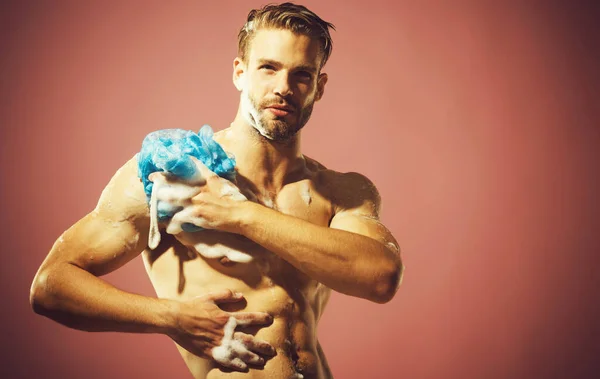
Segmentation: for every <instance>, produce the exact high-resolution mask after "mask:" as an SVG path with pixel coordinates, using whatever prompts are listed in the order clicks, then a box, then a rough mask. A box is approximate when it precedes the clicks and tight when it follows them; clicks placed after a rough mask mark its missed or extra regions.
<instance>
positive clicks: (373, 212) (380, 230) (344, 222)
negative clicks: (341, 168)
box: [329, 173, 400, 253]
mask: <svg viewBox="0 0 600 379" xmlns="http://www.w3.org/2000/svg"><path fill="white" fill-rule="evenodd" d="M345 175H346V177H345V178H344V179H343V181H341V182H340V183H339V191H338V193H337V199H338V201H337V203H338V207H337V210H336V213H335V215H334V216H333V218H332V219H331V222H330V224H329V226H330V227H331V228H334V229H340V230H344V231H348V232H352V233H356V234H360V235H363V236H366V237H369V238H372V239H374V240H377V241H379V242H381V243H382V244H383V245H385V246H386V247H388V248H389V249H390V250H392V251H394V252H396V253H397V252H399V250H400V248H399V246H398V242H397V241H396V239H395V238H394V236H393V235H392V233H391V232H390V230H389V229H388V228H387V227H386V226H385V225H383V223H382V222H381V220H380V219H379V210H380V207H381V197H380V196H379V192H378V191H377V188H376V187H375V185H374V184H373V183H372V182H371V181H370V180H369V179H368V178H366V177H365V176H363V175H360V174H356V173H350V174H345ZM339 199H343V200H339Z"/></svg>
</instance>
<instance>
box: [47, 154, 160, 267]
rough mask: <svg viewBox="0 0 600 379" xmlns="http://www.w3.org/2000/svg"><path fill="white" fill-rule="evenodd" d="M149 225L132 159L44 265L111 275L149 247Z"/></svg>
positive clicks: (58, 243)
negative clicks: (72, 266)
mask: <svg viewBox="0 0 600 379" xmlns="http://www.w3.org/2000/svg"><path fill="white" fill-rule="evenodd" d="M149 226H150V222H149V216H148V206H147V205H146V198H145V193H144V191H143V187H142V183H141V182H140V181H139V179H138V178H137V161H136V159H135V158H132V159H131V160H130V161H128V162H127V163H126V164H125V165H124V166H123V167H121V168H120V169H119V170H118V171H117V172H116V173H115V175H114V176H113V177H112V179H111V180H110V182H109V184H108V185H107V186H106V188H105V189H104V191H103V192H102V195H101V196H100V200H99V202H98V205H97V206H96V208H95V209H94V210H93V211H92V212H90V213H89V214H87V215H86V216H85V217H83V218H82V219H81V220H79V221H78V222H77V223H75V224H74V225H73V226H71V227H70V228H69V229H68V230H66V231H65V232H64V233H63V234H62V235H61V236H60V237H59V238H58V240H57V241H56V242H55V243H54V246H53V247H52V250H51V251H50V254H49V255H48V257H47V259H46V261H45V262H44V264H45V265H50V264H52V263H57V262H61V263H70V264H73V265H76V266H78V267H81V268H82V269H84V270H86V271H89V272H91V273H93V274H94V275H104V274H107V273H109V272H111V271H114V270H116V269H117V268H119V267H121V266H122V265H124V264H125V263H127V262H128V261H130V260H131V259H133V258H134V257H135V256H137V255H139V254H140V253H141V252H142V251H143V250H144V249H145V248H146V246H147V242H148V229H149Z"/></svg>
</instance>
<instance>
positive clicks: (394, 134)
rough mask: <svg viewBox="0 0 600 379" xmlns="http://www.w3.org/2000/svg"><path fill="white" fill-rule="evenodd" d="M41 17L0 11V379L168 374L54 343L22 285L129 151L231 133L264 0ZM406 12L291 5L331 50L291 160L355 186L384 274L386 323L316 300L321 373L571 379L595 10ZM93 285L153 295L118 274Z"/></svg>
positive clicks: (575, 373)
mask: <svg viewBox="0 0 600 379" xmlns="http://www.w3.org/2000/svg"><path fill="white" fill-rule="evenodd" d="M51 3H52V2H42V1H40V2H32V1H24V2H18V3H17V2H14V4H12V5H11V4H9V3H7V2H2V9H0V32H1V33H0V48H1V55H0V86H1V87H0V88H1V91H0V125H1V134H0V157H1V163H2V166H1V167H2V171H3V175H2V179H1V180H2V186H1V190H2V196H1V197H0V209H1V228H0V230H1V233H2V236H1V237H2V238H1V239H0V244H1V245H0V251H1V253H2V257H3V260H2V265H1V266H0V270H1V271H0V273H1V275H0V291H1V292H0V295H1V299H2V301H3V308H4V311H3V312H2V316H0V317H1V319H2V320H1V321H2V322H1V324H0V333H1V334H0V336H1V338H0V340H1V341H2V342H1V346H0V347H1V349H2V351H1V354H0V357H1V358H0V359H1V362H0V377H2V378H36V377H55V378H59V377H60V378H84V377H85V378H133V377H145V378H167V377H173V378H186V377H189V374H188V371H187V369H186V367H185V366H184V364H183V361H182V360H181V358H180V357H179V356H178V353H177V352H176V349H175V347H174V346H173V344H172V342H171V341H170V340H169V339H168V338H167V337H165V336H159V335H125V334H117V333H104V334H102V333H98V334H91V333H84V332H79V331H74V330H70V329H67V328H65V327H62V326H60V325H58V324H55V323H53V322H51V321H49V320H47V319H44V318H42V317H39V316H36V315H34V314H33V312H32V311H31V309H30V306H29V304H28V293H29V286H30V283H31V280H32V278H33V275H34V273H35V271H36V270H37V267H38V266H39V264H40V263H41V261H42V260H43V258H44V256H45V255H46V254H47V252H48V250H49V249H50V247H51V245H52V243H53V242H54V240H55V239H56V238H57V237H58V236H59V234H60V233H61V232H62V231H63V230H65V229H66V228H68V227H69V226H70V225H71V224H72V223H74V222H75V221H76V220H78V219H79V218H81V217H82V216H83V215H84V214H85V213H87V212H89V211H90V210H91V209H93V207H94V206H95V204H96V201H97V199H98V197H99V195H100V192H101V191H102V189H103V187H104V185H105V184H106V183H107V182H108V180H109V178H110V177H111V176H112V174H113V173H114V172H115V170H116V169H117V168H118V167H119V166H120V165H121V164H122V163H123V162H125V161H126V160H127V159H128V158H129V157H131V156H132V155H133V154H135V153H136V152H137V151H138V150H139V148H140V146H141V141H142V139H143V137H144V136H145V135H146V134H147V133H149V132H150V131H153V130H156V129H163V128H174V127H178V128H186V129H193V130H197V129H199V128H200V126H201V125H202V124H204V123H209V124H210V125H212V126H213V127H214V128H215V129H217V130H218V129H222V128H224V127H226V126H227V125H228V124H229V122H231V121H232V120H233V117H234V115H235V111H236V107H237V101H238V95H237V92H236V91H235V88H234V87H233V85H232V83H231V66H232V60H233V58H234V57H235V54H236V34H237V30H238V29H239V27H240V26H241V25H242V23H243V22H244V20H245V16H246V14H247V12H248V10H249V9H250V8H253V7H257V6H260V5H262V4H263V3H262V2H259V1H243V2H242V1H221V2H216V1H211V2H200V1H194V2H191V1H190V2H176V4H171V5H166V3H167V2H159V1H155V2H142V1H137V2H135V1H130V2H125V3H122V2H117V1H108V2H104V1H94V2H91V1H87V2H85V4H79V3H80V2H77V1H61V2H53V3H54V4H51ZM425 3H426V5H425ZM425 3H423V2H421V5H418V2H416V1H412V2H405V3H403V4H397V2H392V1H387V2H386V1H375V0H369V1H343V2H342V1H339V2H331V1H327V2H319V1H306V2H305V4H306V5H307V6H309V7H310V8H311V9H313V10H314V11H316V12H317V13H318V14H319V15H321V16H322V17H323V18H324V19H326V20H328V21H331V22H333V23H334V24H335V25H336V26H337V29H338V31H337V32H334V33H333V36H334V51H333V55H332V57H331V60H330V62H329V63H328V65H327V67H326V72H328V73H329V76H330V80H329V83H328V84H327V88H326V92H325V97H324V98H323V100H322V101H321V102H320V103H318V104H317V106H316V107H315V111H314V113H313V117H312V119H311V121H310V122H309V124H308V125H307V127H306V128H305V131H304V133H303V135H304V151H305V153H306V154H307V155H309V156H311V157H314V158H316V159H318V160H319V161H321V162H322V163H323V164H325V165H327V166H329V167H331V168H333V169H336V170H340V171H358V172H361V173H363V174H365V175H367V176H368V177H369V178H371V179H372V180H373V181H374V182H375V184H376V185H377V186H378V188H379V190H380V192H381V195H382V197H383V220H384V222H385V223H386V224H387V225H388V226H389V228H390V229H391V230H392V231H393V232H394V234H395V235H396V237H397V239H398V240H399V242H400V245H401V247H402V249H403V252H404V253H403V254H404V261H405V263H406V266H407V269H406V273H405V278H404V283H403V284H402V287H401V289H400V291H399V292H398V294H397V296H396V297H395V298H394V300H393V301H392V302H390V303H388V304H386V305H377V304H371V303H369V302H367V301H364V300H360V299H356V298H350V297H346V296H342V295H339V294H334V295H333V296H332V299H331V302H330V305H329V308H328V310H327V311H326V312H325V315H324V317H323V319H322V323H321V325H320V328H319V336H320V340H321V342H322V345H323V347H324V349H325V352H326V353H327V356H328V358H329V362H330V365H331V368H332V370H333V373H334V374H335V376H336V377H337V378H400V377H402V378H411V379H412V378H417V379H420V378H431V379H434V378H435V379H437V378H490V379H493V378H523V379H530V378H591V377H594V376H595V375H594V374H593V373H594V372H595V371H598V370H600V362H599V361H598V357H599V356H600V349H599V348H600V334H599V332H600V297H599V295H598V292H597V290H598V288H599V287H600V283H599V281H600V280H599V276H598V268H597V267H598V263H600V262H599V259H598V254H599V252H600V251H599V250H600V238H599V237H598V232H599V231H600V228H599V226H600V225H599V224H600V223H599V222H598V217H599V215H600V206H599V203H598V197H597V194H598V193H599V190H600V188H599V187H600V185H599V181H600V180H599V176H600V175H599V168H598V162H600V156H599V155H600V154H599V151H598V148H599V147H600V144H599V142H600V130H599V120H600V117H599V116H600V114H599V104H598V98H599V93H598V92H599V91H598V88H599V86H600V80H599V79H600V78H599V76H600V75H599V72H600V70H599V69H598V67H599V65H600V57H599V52H600V44H599V39H598V36H597V34H596V33H595V32H596V30H595V26H594V23H595V22H597V20H598V19H600V14H599V12H598V7H597V6H596V7H593V6H587V7H584V6H583V5H585V3H584V2H572V3H571V5H566V4H568V2H567V1H563V2H562V3H563V4H565V5H563V6H557V5H553V6H551V5H547V4H546V2H542V1H539V2H533V1H531V2H517V1H514V2H504V3H502V4H499V3H500V2H498V4H494V5H492V3H493V2H491V1H490V2H471V3H467V2H452V3H453V4H450V3H451V2H444V1H438V2H434V1H430V2H425ZM483 3H485V5H484V4H483ZM575 3H578V4H579V5H575ZM588 3H589V4H592V2H588ZM542 4H546V5H542ZM106 278H107V280H109V281H110V282H112V283H114V284H116V285H117V286H119V287H121V288H123V289H126V290H129V291H134V292H137V293H142V294H147V295H154V293H153V290H152V288H151V286H150V283H149V280H148V279H147V277H146V274H145V272H144V269H143V267H142V263H141V260H140V259H139V258H138V259H136V260H134V261H133V262H131V263H130V264H128V265H127V266H125V267H124V268H123V269H121V270H119V271H118V272H116V273H114V274H111V275H109V276H108V277H106Z"/></svg>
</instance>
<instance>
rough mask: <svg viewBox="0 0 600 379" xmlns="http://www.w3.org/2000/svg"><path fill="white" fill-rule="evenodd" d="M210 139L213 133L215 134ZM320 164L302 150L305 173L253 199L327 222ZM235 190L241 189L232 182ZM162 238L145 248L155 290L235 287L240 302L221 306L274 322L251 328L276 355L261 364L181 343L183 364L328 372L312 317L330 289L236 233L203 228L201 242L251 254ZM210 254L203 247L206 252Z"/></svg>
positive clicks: (280, 374) (276, 372) (257, 373)
mask: <svg viewBox="0 0 600 379" xmlns="http://www.w3.org/2000/svg"><path fill="white" fill-rule="evenodd" d="M215 139H217V136H216V138H215ZM217 140H218V139H217ZM327 172H328V171H327V170H326V169H325V168H324V167H323V166H321V165H320V164H318V163H317V162H315V161H313V160H311V159H309V158H306V170H305V173H304V174H303V175H302V176H301V177H300V178H299V180H298V181H295V182H292V183H288V184H286V185H285V186H284V187H283V188H282V189H281V190H280V191H279V193H276V194H272V195H271V196H261V195H259V196H257V199H256V201H257V202H259V203H262V204H263V205H265V206H269V207H272V208H274V209H276V210H278V211H280V212H282V213H286V214H289V215H292V216H295V217H298V218H301V219H304V220H306V221H309V222H311V223H314V224H317V225H322V226H328V225H329V222H330V220H331V218H332V217H333V212H334V210H333V209H334V207H333V206H332V202H331V200H330V195H329V194H328V192H327V191H328V189H327V185H326V182H327V180H326V177H327V175H328V174H327ZM238 186H239V187H240V190H241V191H242V193H244V192H245V191H247V190H248V189H247V188H243V185H242V184H241V183H239V182H238ZM161 234H162V237H161V244H160V245H159V246H158V247H157V248H156V249H154V250H149V249H148V250H146V251H144V254H143V258H144V263H145V266H146V270H147V272H148V275H149V277H150V280H151V282H152V284H153V286H154V288H155V290H156V293H157V295H158V296H159V297H161V298H170V299H177V300H188V299H190V298H193V297H195V296H199V295H203V294H206V293H208V292H213V291H216V290H220V289H231V290H233V291H237V292H241V293H242V294H243V295H244V298H245V300H246V302H245V303H243V302H242V303H243V304H235V303H234V304H231V305H233V306H234V307H235V308H225V307H223V306H222V308H223V309H224V310H226V311H248V312H253V311H260V312H267V313H269V314H271V315H272V316H273V319H274V321H273V323H272V324H271V325H270V326H268V327H263V328H259V329H257V330H256V337H257V338H259V339H263V340H266V341H268V342H269V343H271V345H272V346H273V347H274V348H275V349H276V350H277V355H276V356H275V357H274V358H272V359H270V360H268V361H267V363H266V364H265V367H264V369H261V370H256V369H250V370H249V371H248V372H246V373H242V372H229V371H224V370H221V369H220V368H219V366H218V365H217V364H216V363H214V362H212V361H208V360H205V359H202V358H199V357H197V356H195V355H193V354H191V353H189V352H187V351H186V350H184V349H183V348H181V347H178V348H179V351H180V352H181V354H182V356H183V358H184V360H185V362H186V364H187V365H188V367H189V368H190V370H191V372H192V374H193V375H194V377H196V378H204V377H206V378H225V377H226V378H302V377H303V378H305V379H308V378H329V377H331V373H330V372H329V368H328V366H327V361H326V359H325V356H324V355H323V352H322V350H321V348H320V346H319V342H318V340H317V337H316V335H317V323H318V321H319V318H320V317H321V314H322V312H323V310H324V308H325V305H326V304H327V301H328V299H329V295H330V292H331V290H330V289H329V288H327V287H325V286H323V285H322V284H320V283H318V282H316V281H315V280H312V279H311V278H309V277H308V276H306V275H305V274H303V273H302V272H300V271H299V270H297V269H296V268H295V267H293V266H292V265H290V264H289V263H287V262H286V261H284V260H282V259H281V258H279V257H278V256H276V255H275V254H273V253H271V252H270V251H268V250H266V249H265V248H263V247H262V246H259V245H257V244H256V243H254V242H253V241H251V240H249V239H247V238H245V237H243V236H240V235H236V234H230V233H225V232H219V231H211V230H204V231H200V232H196V233H194V236H193V237H192V238H199V237H200V236H201V238H202V239H203V242H205V245H206V246H205V247H204V248H205V249H212V250H214V249H234V250H238V251H242V252H244V253H246V254H249V255H251V256H252V260H251V261H250V262H248V263H236V262H232V261H229V260H227V259H226V258H221V259H219V258H206V257H205V256H203V255H202V254H199V252H198V251H195V250H194V249H192V248H188V247H185V246H184V245H183V244H181V243H180V242H179V241H178V240H177V239H175V238H174V237H173V236H170V235H168V234H166V233H164V232H162V233H161ZM206 255H210V254H206Z"/></svg>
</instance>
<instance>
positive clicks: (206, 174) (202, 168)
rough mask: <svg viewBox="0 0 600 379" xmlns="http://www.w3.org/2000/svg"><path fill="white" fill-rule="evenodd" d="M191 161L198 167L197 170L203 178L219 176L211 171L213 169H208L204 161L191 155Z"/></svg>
mask: <svg viewBox="0 0 600 379" xmlns="http://www.w3.org/2000/svg"><path fill="white" fill-rule="evenodd" d="M190 159H191V160H192V162H194V164H195V165H196V169H197V170H198V172H199V173H200V175H202V177H203V178H210V177H211V176H216V175H217V174H215V173H214V172H213V171H211V169H209V168H208V167H206V165H205V164H204V163H202V161H201V160H200V159H198V158H196V157H193V156H191V155H190Z"/></svg>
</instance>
